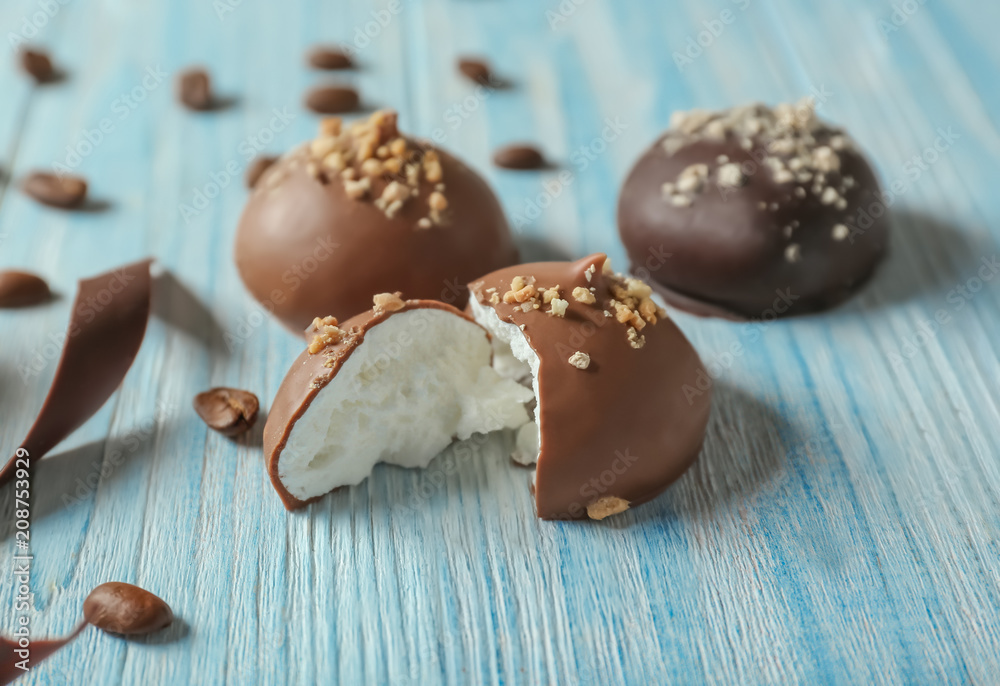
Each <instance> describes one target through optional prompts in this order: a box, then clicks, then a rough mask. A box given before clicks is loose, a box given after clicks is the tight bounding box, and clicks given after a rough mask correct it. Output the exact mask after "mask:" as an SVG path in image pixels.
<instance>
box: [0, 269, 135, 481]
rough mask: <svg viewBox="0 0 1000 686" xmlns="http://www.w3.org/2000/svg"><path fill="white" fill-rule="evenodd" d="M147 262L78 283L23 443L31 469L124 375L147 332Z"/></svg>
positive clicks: (6, 472) (11, 466)
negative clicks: (48, 383) (55, 361)
mask: <svg viewBox="0 0 1000 686" xmlns="http://www.w3.org/2000/svg"><path fill="white" fill-rule="evenodd" d="M149 266H150V260H143V261H142V262H136V263H134V264H129V265H126V266H124V267H122V268H120V269H115V270H112V271H110V272H107V273H105V274H101V275H99V276H95V277H94V278H92V279H86V280H84V281H81V282H80V286H79V289H78V291H77V294H76V300H75V301H74V302H73V310H72V317H71V319H70V323H69V328H68V330H67V333H66V343H65V345H64V346H63V351H62V357H60V358H59V366H58V367H57V368H56V374H55V378H54V379H53V380H52V387H51V388H50V389H49V394H48V395H47V396H46V398H45V402H44V403H43V405H42V409H41V411H40V412H39V414H38V417H37V418H36V419H35V423H34V424H33V425H32V427H31V430H30V431H28V435H27V437H26V438H25V439H24V441H23V442H22V443H21V449H23V450H25V451H27V457H28V460H29V469H31V470H33V469H34V468H35V466H36V465H37V464H38V460H40V459H41V458H42V457H43V456H44V455H45V454H46V453H47V452H48V451H49V450H51V449H52V448H54V447H55V446H56V444H58V443H59V442H60V441H61V440H62V439H64V438H65V437H66V436H68V435H69V434H70V433H71V432H73V431H75V430H76V429H77V428H78V427H80V425H82V424H83V423H84V422H85V421H87V420H88V419H90V417H91V416H92V415H93V414H94V413H95V412H97V410H99V409H100V408H101V406H102V405H104V403H105V402H106V401H107V400H108V398H109V397H111V394H112V393H114V392H115V389H116V388H118V386H119V384H121V382H122V379H124V378H125V373H126V372H127V371H128V370H129V367H131V366H132V361H133V360H134V359H135V356H136V355H137V354H138V352H139V346H140V345H141V344H142V339H143V336H144V335H145V333H146V322H147V320H148V319H149V305H150V291H151V285H152V279H151V278H150V273H149ZM16 460H17V457H16V456H15V457H11V458H10V460H9V461H8V462H7V464H6V466H5V467H4V468H3V471H0V485H3V484H5V483H7V482H8V481H10V480H11V479H13V477H14V474H15V472H16V465H15V462H16ZM33 487H35V488H37V487H38V484H33Z"/></svg>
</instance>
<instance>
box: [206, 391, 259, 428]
mask: <svg viewBox="0 0 1000 686" xmlns="http://www.w3.org/2000/svg"><path fill="white" fill-rule="evenodd" d="M259 408H260V401H258V400H257V396H255V395H254V394H253V393H251V392H250V391H241V390H239V389H238V388H213V389H211V390H209V391H205V392H204V393H199V394H198V395H196V396H195V397H194V409H195V412H197V413H198V416H199V417H201V418H202V420H204V422H205V423H206V424H208V426H209V428H212V429H215V430H216V431H218V432H219V433H221V434H223V435H225V436H238V435H240V434H241V433H244V432H245V431H247V430H248V429H249V428H250V427H252V426H253V425H254V422H256V421H257V410H258V409H259Z"/></svg>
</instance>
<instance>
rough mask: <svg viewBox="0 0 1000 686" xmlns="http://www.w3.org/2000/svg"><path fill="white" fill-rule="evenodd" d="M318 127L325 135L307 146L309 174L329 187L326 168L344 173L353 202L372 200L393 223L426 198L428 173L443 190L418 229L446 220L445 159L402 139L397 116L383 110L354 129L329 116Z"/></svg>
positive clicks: (430, 203)
mask: <svg viewBox="0 0 1000 686" xmlns="http://www.w3.org/2000/svg"><path fill="white" fill-rule="evenodd" d="M319 128H320V135H319V136H318V137H317V138H316V139H315V140H314V141H312V143H311V144H310V145H309V146H307V148H306V156H307V159H306V161H307V165H306V170H307V172H308V173H309V174H310V175H311V176H313V178H315V179H317V180H319V181H321V182H322V183H328V182H329V179H330V178H332V177H330V176H327V175H326V174H325V173H323V170H327V169H328V170H331V171H333V172H339V173H340V174H341V180H342V183H343V185H344V189H345V191H346V192H347V196H348V197H349V198H351V199H352V200H357V201H365V200H367V201H372V202H374V204H375V206H376V207H377V208H378V209H379V210H381V211H382V212H383V213H384V214H385V215H386V216H387V217H388V218H390V219H391V218H393V217H395V216H396V215H398V214H399V213H400V212H401V211H402V210H403V208H404V207H405V206H406V204H407V203H408V202H411V199H412V198H416V197H418V196H420V195H421V193H420V187H421V183H422V181H421V178H420V176H421V170H423V176H424V178H425V179H426V181H427V182H428V183H430V184H436V185H437V186H439V187H438V188H436V189H435V192H433V193H430V194H429V195H428V196H427V203H428V212H427V216H426V217H424V218H421V219H419V220H417V221H416V226H415V228H417V229H427V228H430V226H428V224H430V225H434V224H444V223H445V222H446V216H445V214H444V212H445V211H446V210H447V209H448V200H447V197H446V196H445V195H444V193H443V189H444V186H443V184H442V183H441V182H442V181H443V179H444V173H443V169H442V166H441V158H440V156H439V155H438V153H437V152H436V151H435V150H430V149H422V148H420V147H418V146H416V145H414V144H411V143H410V142H409V141H408V140H407V139H406V138H404V137H403V136H401V135H400V134H399V130H398V129H397V127H396V114H395V112H391V111H388V110H380V111H378V112H375V113H373V114H372V115H371V116H370V117H369V118H368V119H367V120H362V121H357V122H353V123H352V124H350V125H345V124H344V123H343V121H342V120H341V119H340V118H339V117H329V118H327V119H324V120H322V121H321V122H320V127H319ZM360 180H364V181H365V182H364V183H362V181H360ZM389 189H392V190H389ZM387 192H388V194H387ZM425 219H426V221H425Z"/></svg>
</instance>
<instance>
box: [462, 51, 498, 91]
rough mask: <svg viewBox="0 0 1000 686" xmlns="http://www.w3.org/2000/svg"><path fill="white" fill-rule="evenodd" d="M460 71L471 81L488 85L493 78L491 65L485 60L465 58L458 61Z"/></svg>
mask: <svg viewBox="0 0 1000 686" xmlns="http://www.w3.org/2000/svg"><path fill="white" fill-rule="evenodd" d="M458 70H459V71H460V72H462V74H464V75H465V77H466V78H468V79H469V80H470V81H473V82H475V83H479V84H482V85H484V86H485V85H488V84H489V83H490V80H491V79H492V78H493V72H492V71H491V70H490V65H489V64H488V63H486V62H485V61H483V60H479V59H472V58H463V59H460V60H459V61H458Z"/></svg>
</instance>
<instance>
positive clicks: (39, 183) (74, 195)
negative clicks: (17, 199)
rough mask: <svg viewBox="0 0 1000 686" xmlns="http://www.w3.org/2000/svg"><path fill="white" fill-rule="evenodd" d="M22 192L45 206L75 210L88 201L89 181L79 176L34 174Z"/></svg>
mask: <svg viewBox="0 0 1000 686" xmlns="http://www.w3.org/2000/svg"><path fill="white" fill-rule="evenodd" d="M21 188H22V190H23V191H24V192H25V193H26V194H27V195H29V196H30V197H32V198H34V199H35V200H37V201H38V202H40V203H42V204H43V205H50V206H52V207H61V208H63V209H74V208H77V207H79V206H80V205H82V204H83V202H84V200H86V199H87V180H86V179H83V178H80V177H79V176H70V175H68V174H67V175H64V176H59V175H57V174H50V173H48V172H34V173H33V174H29V175H28V177H27V178H25V180H24V182H23V183H22V184H21Z"/></svg>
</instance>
